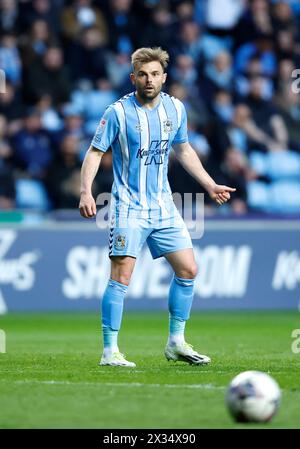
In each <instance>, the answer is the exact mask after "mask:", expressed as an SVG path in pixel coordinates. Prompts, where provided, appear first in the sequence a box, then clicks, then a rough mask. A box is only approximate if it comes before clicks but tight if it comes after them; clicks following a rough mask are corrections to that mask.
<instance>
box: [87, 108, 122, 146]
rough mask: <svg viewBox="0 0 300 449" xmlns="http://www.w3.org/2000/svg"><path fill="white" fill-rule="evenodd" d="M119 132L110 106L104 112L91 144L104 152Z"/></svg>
mask: <svg viewBox="0 0 300 449" xmlns="http://www.w3.org/2000/svg"><path fill="white" fill-rule="evenodd" d="M118 133H119V121H118V118H117V114H116V112H115V110H114V108H113V107H112V106H109V107H108V108H107V109H106V111H105V112H104V115H103V117H102V118H101V120H100V122H99V125H98V127H97V129H96V132H95V135H94V137H93V140H92V143H91V145H92V146H93V147H95V148H97V149H98V150H100V151H103V152H104V153H105V152H106V151H107V150H108V149H109V148H110V146H111V144H112V143H113V142H114V140H115V139H116V137H117V135H118Z"/></svg>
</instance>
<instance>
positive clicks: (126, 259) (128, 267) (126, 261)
mask: <svg viewBox="0 0 300 449" xmlns="http://www.w3.org/2000/svg"><path fill="white" fill-rule="evenodd" d="M110 260H111V271H110V278H111V279H113V280H114V281H117V282H120V283H121V284H124V285H129V282H130V279H131V275H132V273H133V270H134V267H135V261H136V259H135V257H131V256H110Z"/></svg>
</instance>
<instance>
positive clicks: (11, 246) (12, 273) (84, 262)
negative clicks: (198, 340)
mask: <svg viewBox="0 0 300 449" xmlns="http://www.w3.org/2000/svg"><path fill="white" fill-rule="evenodd" d="M107 241H108V233H107V231H101V230H99V229H97V228H96V227H91V226H90V225H80V226H78V225H70V224H69V225H60V226H59V225H54V226H53V227H45V226H44V227H39V228H35V229H24V228H22V227H21V228H19V227H15V228H8V227H5V228H4V227H2V228H0V312H2V313H4V312H5V311H26V310H28V311H29V310H34V311H45V310H95V311H96V310H98V309H99V299H100V298H101V296H102V293H103V290H104V289H105V286H106V281H107V279H108V276H109V258H108V245H107ZM194 250H195V255H196V259H197V262H198V265H199V274H198V276H197V280H196V287H195V294H196V295H195V301H194V305H193V308H194V310H195V309H293V310H295V309H296V308H298V304H299V302H300V289H299V286H300V223H299V222H298V221H297V222H296V221H294V222H293V221H291V222H270V223H268V222H258V221H255V222H238V221H237V222H226V221H218V222H209V223H207V225H206V230H205V233H204V236H203V237H202V239H201V240H194ZM171 276H172V272H171V269H170V267H169V265H168V264H167V262H166V261H165V260H164V258H161V259H158V260H156V261H153V260H152V258H151V256H150V253H149V251H148V248H147V247H146V246H145V247H144V249H143V252H142V254H141V256H140V257H139V259H138V262H137V265H136V269H135V272H134V275H133V279H132V282H131V285H130V288H129V291H128V296H127V299H126V306H125V307H126V309H127V310H129V309H135V310H138V309H165V310H166V309H167V295H168V288H169V284H170V280H171Z"/></svg>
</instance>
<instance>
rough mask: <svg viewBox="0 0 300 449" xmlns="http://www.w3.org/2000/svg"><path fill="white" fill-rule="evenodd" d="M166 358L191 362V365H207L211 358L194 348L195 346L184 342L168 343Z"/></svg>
mask: <svg viewBox="0 0 300 449" xmlns="http://www.w3.org/2000/svg"><path fill="white" fill-rule="evenodd" d="M165 356H166V359H167V360H168V361H169V360H174V361H175V362H176V361H181V362H186V363H189V364H190V365H207V364H208V363H210V358H209V357H208V356H207V355H203V354H199V353H198V352H196V351H194V350H193V346H192V345H190V344H188V343H186V342H183V343H175V344H167V346H166V348H165Z"/></svg>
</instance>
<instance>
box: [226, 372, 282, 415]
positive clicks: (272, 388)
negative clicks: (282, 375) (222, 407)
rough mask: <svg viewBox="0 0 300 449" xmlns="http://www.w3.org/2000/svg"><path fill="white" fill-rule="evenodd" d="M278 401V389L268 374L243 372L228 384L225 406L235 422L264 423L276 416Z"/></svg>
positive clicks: (279, 395) (279, 392)
mask: <svg viewBox="0 0 300 449" xmlns="http://www.w3.org/2000/svg"><path fill="white" fill-rule="evenodd" d="M280 399H281V391H280V388H279V386H278V384H277V382H276V381H275V380H274V379H273V378H272V377H271V376H270V375H269V374H266V373H263V372H261V371H244V372H242V373H240V374H238V375H237V376H236V377H234V379H232V381H231V382H230V384H229V386H228V389H227V394H226V406H227V408H228V411H229V413H230V414H231V416H232V417H233V419H234V420H235V421H237V422H257V423H264V422H268V421H270V420H271V419H272V418H273V416H274V415H275V414H276V412H277V410H278V407H279V405H280Z"/></svg>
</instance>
